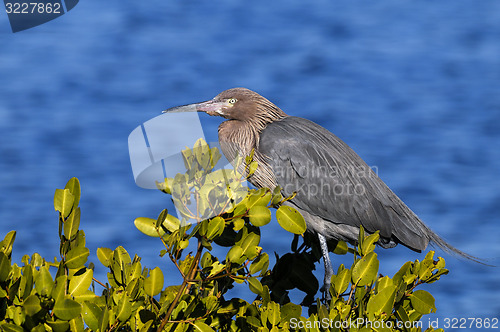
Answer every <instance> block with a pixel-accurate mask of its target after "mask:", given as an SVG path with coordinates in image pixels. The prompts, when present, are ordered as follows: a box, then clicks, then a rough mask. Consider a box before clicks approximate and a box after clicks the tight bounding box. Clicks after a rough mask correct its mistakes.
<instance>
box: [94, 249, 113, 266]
mask: <svg viewBox="0 0 500 332" xmlns="http://www.w3.org/2000/svg"><path fill="white" fill-rule="evenodd" d="M97 258H98V259H99V262H101V264H102V265H104V266H105V267H109V266H110V265H111V259H112V258H113V250H111V249H109V248H97Z"/></svg>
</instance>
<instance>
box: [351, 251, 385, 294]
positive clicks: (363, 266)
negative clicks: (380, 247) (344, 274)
mask: <svg viewBox="0 0 500 332" xmlns="http://www.w3.org/2000/svg"><path fill="white" fill-rule="evenodd" d="M378 266H379V261H378V259H377V254H376V253H374V252H373V251H372V252H370V253H368V254H367V255H366V256H364V257H363V258H361V259H360V260H359V261H357V262H356V265H354V267H353V269H352V282H353V284H356V285H358V286H366V285H369V284H371V283H372V282H373V280H374V279H375V277H376V276H377V272H378Z"/></svg>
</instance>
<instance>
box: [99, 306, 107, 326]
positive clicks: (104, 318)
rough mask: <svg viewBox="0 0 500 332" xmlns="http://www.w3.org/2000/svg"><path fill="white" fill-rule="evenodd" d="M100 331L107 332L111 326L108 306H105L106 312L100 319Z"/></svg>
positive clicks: (104, 311)
mask: <svg viewBox="0 0 500 332" xmlns="http://www.w3.org/2000/svg"><path fill="white" fill-rule="evenodd" d="M98 326H99V328H98V329H99V330H101V331H107V330H108V326H109V310H108V306H104V310H103V312H102V315H101V316H100V317H99V323H98Z"/></svg>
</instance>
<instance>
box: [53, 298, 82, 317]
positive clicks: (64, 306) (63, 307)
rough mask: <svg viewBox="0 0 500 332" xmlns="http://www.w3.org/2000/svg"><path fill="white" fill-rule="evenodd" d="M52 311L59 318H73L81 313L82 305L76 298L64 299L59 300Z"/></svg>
mask: <svg viewBox="0 0 500 332" xmlns="http://www.w3.org/2000/svg"><path fill="white" fill-rule="evenodd" d="M52 311H53V313H54V315H56V316H57V318H59V319H62V320H71V319H73V318H75V317H77V316H78V315H80V313H81V312H82V306H81V305H80V303H78V302H76V301H75V300H72V299H64V300H62V301H57V302H56V304H55V305H54V309H53V310H52Z"/></svg>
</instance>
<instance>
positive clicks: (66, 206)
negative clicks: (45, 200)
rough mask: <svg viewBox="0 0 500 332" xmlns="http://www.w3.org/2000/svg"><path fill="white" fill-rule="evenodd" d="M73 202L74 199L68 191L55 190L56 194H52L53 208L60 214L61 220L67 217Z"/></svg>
mask: <svg viewBox="0 0 500 332" xmlns="http://www.w3.org/2000/svg"><path fill="white" fill-rule="evenodd" d="M74 202H75V197H74V196H73V195H72V194H71V192H70V191H69V189H56V193H55V194H54V208H55V210H56V211H59V212H60V213H61V215H62V216H63V218H66V217H68V216H69V214H70V212H71V210H72V209H73V203H74Z"/></svg>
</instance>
